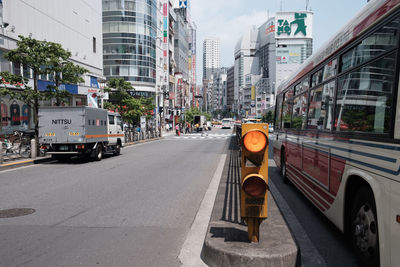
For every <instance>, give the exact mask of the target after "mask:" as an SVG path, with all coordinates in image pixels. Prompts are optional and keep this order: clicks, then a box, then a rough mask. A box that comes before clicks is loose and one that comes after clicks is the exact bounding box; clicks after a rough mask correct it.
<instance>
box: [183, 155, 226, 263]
mask: <svg viewBox="0 0 400 267" xmlns="http://www.w3.org/2000/svg"><path fill="white" fill-rule="evenodd" d="M225 160H226V154H222V155H221V158H220V160H219V163H218V166H217V169H216V171H215V173H214V176H213V178H212V180H211V183H210V185H209V186H208V189H207V192H206V194H205V195H204V198H203V200H202V201H201V204H200V208H199V210H198V211H197V215H196V218H195V219H194V221H193V224H192V227H191V228H190V230H189V233H188V235H187V237H186V240H185V243H183V246H182V249H181V252H180V254H179V260H180V262H181V263H182V266H189V267H200V266H207V265H206V264H205V263H204V262H203V261H202V260H201V258H200V254H201V249H202V248H203V242H204V238H205V236H206V234H207V229H208V223H209V221H210V217H211V212H212V209H213V207H214V202H215V197H216V196H217V192H218V186H219V182H220V180H221V177H222V171H223V169H224V165H225Z"/></svg>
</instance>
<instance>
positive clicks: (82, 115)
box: [39, 107, 108, 144]
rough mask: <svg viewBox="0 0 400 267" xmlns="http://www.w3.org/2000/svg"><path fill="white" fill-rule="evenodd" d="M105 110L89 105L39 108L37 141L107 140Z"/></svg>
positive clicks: (48, 142)
mask: <svg viewBox="0 0 400 267" xmlns="http://www.w3.org/2000/svg"><path fill="white" fill-rule="evenodd" d="M107 138H108V136H107V110H105V109H99V108H91V107H42V108H40V109H39V142H40V143H46V144H62V143H91V142H103V141H107Z"/></svg>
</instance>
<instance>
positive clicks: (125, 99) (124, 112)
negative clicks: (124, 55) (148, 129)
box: [104, 78, 155, 125]
mask: <svg viewBox="0 0 400 267" xmlns="http://www.w3.org/2000/svg"><path fill="white" fill-rule="evenodd" d="M133 90H135V89H134V88H133V87H132V85H131V84H130V83H129V82H127V81H125V80H124V79H123V78H112V79H110V80H109V81H108V82H107V88H105V91H106V92H109V93H110V98H111V102H106V103H104V108H107V109H111V110H115V111H118V112H120V114H121V116H122V119H123V120H124V121H125V122H128V123H130V124H133V125H135V124H137V123H139V121H140V117H141V116H146V117H147V118H148V119H149V118H151V117H152V116H153V114H152V112H153V109H154V108H155V105H154V104H153V99H152V98H134V97H133V96H132V95H131V94H130V93H129V91H133Z"/></svg>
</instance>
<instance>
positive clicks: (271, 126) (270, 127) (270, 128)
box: [268, 125, 274, 133]
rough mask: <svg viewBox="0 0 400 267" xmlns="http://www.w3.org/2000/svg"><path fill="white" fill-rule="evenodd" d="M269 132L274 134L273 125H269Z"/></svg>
mask: <svg viewBox="0 0 400 267" xmlns="http://www.w3.org/2000/svg"><path fill="white" fill-rule="evenodd" d="M268 132H269V133H273V132H274V126H273V125H269V126H268Z"/></svg>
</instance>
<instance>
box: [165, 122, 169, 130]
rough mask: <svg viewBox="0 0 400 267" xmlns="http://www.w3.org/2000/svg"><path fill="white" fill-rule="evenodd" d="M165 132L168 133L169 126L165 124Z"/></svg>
mask: <svg viewBox="0 0 400 267" xmlns="http://www.w3.org/2000/svg"><path fill="white" fill-rule="evenodd" d="M165 130H166V131H167V132H168V131H169V124H168V123H166V124H165Z"/></svg>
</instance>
